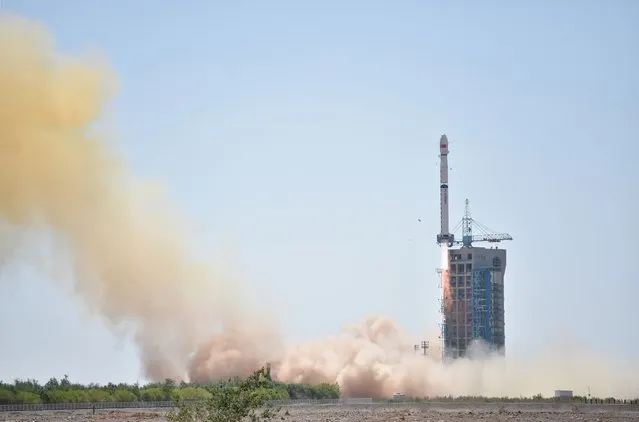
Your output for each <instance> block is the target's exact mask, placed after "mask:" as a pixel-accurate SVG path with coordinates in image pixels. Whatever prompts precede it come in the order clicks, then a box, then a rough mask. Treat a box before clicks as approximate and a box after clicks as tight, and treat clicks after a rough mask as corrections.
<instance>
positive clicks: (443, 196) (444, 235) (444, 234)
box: [437, 135, 454, 246]
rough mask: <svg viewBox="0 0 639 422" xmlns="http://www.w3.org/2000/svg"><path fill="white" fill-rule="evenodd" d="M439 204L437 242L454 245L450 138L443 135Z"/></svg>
mask: <svg viewBox="0 0 639 422" xmlns="http://www.w3.org/2000/svg"><path fill="white" fill-rule="evenodd" d="M439 171H440V173H439V205H440V218H441V222H440V230H439V234H438V235H437V243H438V244H442V243H447V244H448V245H449V246H452V244H453V242H454V236H453V235H452V234H451V233H449V225H448V138H447V137H446V135H442V136H441V138H440V139H439Z"/></svg>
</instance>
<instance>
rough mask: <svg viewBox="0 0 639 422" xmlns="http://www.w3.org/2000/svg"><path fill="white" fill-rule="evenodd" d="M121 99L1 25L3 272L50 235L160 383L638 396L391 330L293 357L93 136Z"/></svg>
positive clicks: (30, 28) (41, 44)
mask: <svg viewBox="0 0 639 422" xmlns="http://www.w3.org/2000/svg"><path fill="white" fill-rule="evenodd" d="M115 87H116V84H115V81H114V79H113V75H112V74H111V73H110V72H109V70H108V68H106V67H105V66H104V65H103V63H101V62H100V61H96V60H90V59H89V58H85V59H78V58H70V57H64V56H62V55H61V54H58V53H56V51H55V50H54V46H53V43H52V40H51V38H50V37H49V35H48V33H47V32H46V31H45V29H44V28H42V27H41V26H39V25H38V24H35V23H33V22H30V21H26V20H23V19H21V18H19V17H16V16H10V15H1V16H0V220H1V222H2V227H1V229H2V230H0V254H1V256H0V258H2V259H1V260H0V264H1V265H3V266H5V265H9V263H10V262H15V261H16V260H24V259H25V257H24V256H23V255H18V256H16V255H12V250H11V246H12V245H13V244H14V243H13V242H14V241H15V235H16V233H19V232H24V231H26V230H33V229H34V228H36V229H38V230H42V231H47V232H50V233H52V236H53V238H54V239H55V242H54V246H55V247H53V248H50V249H51V250H50V251H49V254H51V255H52V256H53V258H52V260H54V261H55V260H57V259H60V260H66V259H67V258H68V257H71V259H72V262H71V265H72V266H71V268H72V270H71V273H72V279H73V280H74V283H75V288H76V291H77V293H78V295H79V296H80V297H81V298H82V299H83V301H84V302H85V303H86V304H87V305H88V306H89V307H90V308H91V309H92V310H94V311H95V312H98V313H99V314H101V315H103V316H104V317H105V319H106V321H108V322H109V324H110V325H112V326H114V327H117V326H118V325H119V323H120V322H128V323H130V324H131V325H132V326H133V327H135V328H134V339H135V341H136V343H137V345H138V347H139V349H140V358H141V363H142V367H143V370H144V373H145V375H146V376H147V377H148V378H150V379H153V380H162V379H164V378H166V377H171V378H190V379H191V380H194V381H208V380H216V379H224V378H227V377H229V376H235V375H240V376H241V375H247V374H249V373H250V372H251V371H253V370H254V369H257V368H258V367H260V366H262V365H263V364H264V363H266V362H270V363H271V364H272V367H273V373H274V375H275V376H276V377H277V378H279V379H281V380H283V381H290V382H330V383H332V382H338V383H339V384H340V386H341V387H342V390H343V391H344V393H345V394H346V395H349V396H376V397H379V396H389V395H391V394H393V393H395V392H404V393H406V394H412V395H419V396H426V395H430V396H433V395H441V394H472V395H480V394H484V395H510V396H513V395H527V396H530V395H532V394H536V393H540V392H541V393H544V394H549V393H550V391H552V390H553V389H555V388H574V389H575V390H577V391H580V392H584V391H585V390H586V388H587V386H588V385H590V386H591V387H592V389H593V392H594V393H595V394H598V395H600V396H604V395H617V396H631V395H639V378H637V377H636V369H637V366H636V364H634V366H633V364H632V363H631V364H630V365H626V366H625V367H624V366H623V365H621V364H620V365H619V367H616V366H614V365H613V364H611V363H608V362H605V361H602V360H595V359H590V360H588V359H585V358H583V357H582V356H583V353H577V352H576V351H575V350H574V349H570V348H567V347H566V348H557V347H553V348H551V350H550V351H549V353H548V355H547V356H543V357H540V358H539V359H536V360H535V361H534V362H516V361H514V360H512V359H507V360H504V359H499V358H490V359H489V358H487V357H486V356H483V357H482V355H483V353H482V351H481V347H478V350H477V356H476V359H472V360H471V359H464V360H459V361H457V362H456V363H454V364H452V365H442V364H441V363H440V362H438V359H436V357H437V356H439V353H438V352H437V350H433V351H432V355H433V357H424V356H420V355H419V354H415V353H414V352H413V348H412V345H413V344H414V343H415V341H414V339H411V338H410V337H409V336H408V335H407V334H406V333H405V332H403V331H402V330H401V329H400V328H399V327H397V326H396V325H395V324H394V323H393V322H392V321H390V320H388V319H386V318H383V317H375V316H372V317H369V318H366V319H365V320H364V321H363V322H362V323H361V324H359V325H355V326H350V327H346V328H345V330H344V332H343V333H342V334H341V335H339V336H336V337H334V338H330V339H325V340H322V341H317V342H311V343H307V344H303V345H298V346H294V347H290V346H285V345H284V343H283V341H282V337H281V335H280V333H279V331H278V329H277V325H276V324H275V321H274V319H272V318H270V315H269V314H268V312H267V310H259V309H258V310H256V309H255V307H254V306H253V304H249V303H248V302H247V301H246V300H245V299H244V296H243V294H242V290H241V288H240V286H239V285H238V283H236V282H234V281H231V280H228V279H226V278H224V277H222V276H220V275H219V274H218V273H216V272H215V269H214V268H211V267H210V265H208V264H207V263H206V262H201V261H199V260H197V259H195V255H194V254H193V253H192V251H190V250H189V243H190V242H189V238H188V236H187V230H186V229H185V224H184V221H182V220H180V218H178V216H177V213H176V210H174V209H173V207H172V206H171V203H170V202H169V201H167V200H166V198H164V197H162V196H160V195H159V194H158V192H157V191H155V190H154V189H153V185H151V184H146V183H142V181H140V180H138V179H137V178H135V177H134V175H133V174H132V173H131V172H130V170H129V168H128V167H127V165H126V162H125V161H124V160H123V157H121V156H120V155H119V154H118V152H117V150H116V149H115V145H114V144H112V143H109V142H107V140H106V139H104V138H103V137H101V136H100V134H99V132H97V131H96V130H95V129H94V127H93V125H94V123H95V122H96V121H97V119H98V118H99V117H100V116H101V115H102V113H103V108H104V106H105V104H106V103H107V102H108V100H109V99H110V98H111V96H112V95H113V94H114V92H115ZM27 263H28V264H32V265H36V266H43V265H42V263H41V262H40V261H39V260H36V259H32V260H30V261H29V262H27ZM44 267H46V265H44ZM43 269H44V270H49V268H43ZM49 275H50V276H51V277H52V278H54V279H55V278H57V277H58V276H59V273H58V272H54V271H49ZM429 340H430V342H431V345H435V344H437V341H436V338H435V337H434V336H433V337H432V338H430V339H429ZM629 368H630V369H634V371H632V370H629ZM633 376H634V377H633Z"/></svg>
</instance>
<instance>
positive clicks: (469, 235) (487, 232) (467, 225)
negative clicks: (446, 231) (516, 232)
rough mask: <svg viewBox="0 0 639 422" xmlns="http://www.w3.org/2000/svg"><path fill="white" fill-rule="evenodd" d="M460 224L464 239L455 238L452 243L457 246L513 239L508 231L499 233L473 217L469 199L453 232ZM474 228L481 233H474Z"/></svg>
mask: <svg viewBox="0 0 639 422" xmlns="http://www.w3.org/2000/svg"><path fill="white" fill-rule="evenodd" d="M460 225H461V226H462V240H454V241H453V242H452V243H453V244H454V245H456V246H463V247H466V248H470V247H471V246H472V244H473V242H489V243H499V242H501V241H503V240H513V238H512V237H511V236H510V235H509V234H508V233H497V232H495V231H494V230H491V229H490V228H488V227H486V226H484V225H483V224H481V223H479V222H478V221H477V220H475V219H473V217H472V216H471V214H470V201H469V200H468V199H466V202H465V208H464V217H463V218H462V221H461V222H460V223H458V224H457V226H456V227H455V228H454V229H453V230H452V232H453V233H455V232H456V231H457V230H458V229H459V226H460ZM473 228H475V230H476V231H478V232H480V233H481V234H473Z"/></svg>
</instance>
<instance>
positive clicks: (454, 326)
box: [437, 135, 512, 360]
mask: <svg viewBox="0 0 639 422" xmlns="http://www.w3.org/2000/svg"><path fill="white" fill-rule="evenodd" d="M439 150H440V202H441V208H440V212H441V223H440V233H439V234H438V235H437V243H438V244H439V245H440V247H441V249H442V261H443V262H442V268H441V269H440V270H439V273H440V276H441V286H440V287H441V288H442V297H441V309H440V310H441V313H442V323H441V325H440V327H441V334H440V338H441V340H442V343H443V344H442V354H443V358H444V360H447V359H454V358H458V357H464V356H466V354H467V352H468V349H469V346H470V345H471V343H472V342H473V341H477V340H482V341H483V343H484V344H486V345H488V346H489V348H490V349H492V350H495V351H498V352H499V353H502V354H504V353H505V329H504V328H505V324H504V274H505V271H506V250H505V249H499V248H497V247H488V248H484V247H477V246H474V245H473V244H474V243H479V242H488V243H492V244H497V243H499V242H501V241H504V240H512V237H511V236H510V235H509V234H507V233H496V232H494V231H493V230H491V229H489V228H487V227H486V226H484V225H482V224H480V223H479V222H477V221H476V220H474V219H473V218H472V217H471V214H470V203H469V201H468V199H466V207H465V212H464V217H463V218H462V221H461V222H460V223H459V224H457V226H456V227H455V228H454V229H453V230H452V231H449V229H448V217H449V216H448V201H449V195H448V139H447V137H446V135H442V137H441V138H440V142H439ZM460 227H461V229H462V239H461V240H455V236H454V233H455V232H456V231H457V230H458V229H459V228H460Z"/></svg>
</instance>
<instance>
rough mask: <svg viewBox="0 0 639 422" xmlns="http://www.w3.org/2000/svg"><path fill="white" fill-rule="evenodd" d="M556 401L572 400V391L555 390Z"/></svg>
mask: <svg viewBox="0 0 639 422" xmlns="http://www.w3.org/2000/svg"><path fill="white" fill-rule="evenodd" d="M555 398H556V399H571V398H572V390H555Z"/></svg>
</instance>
